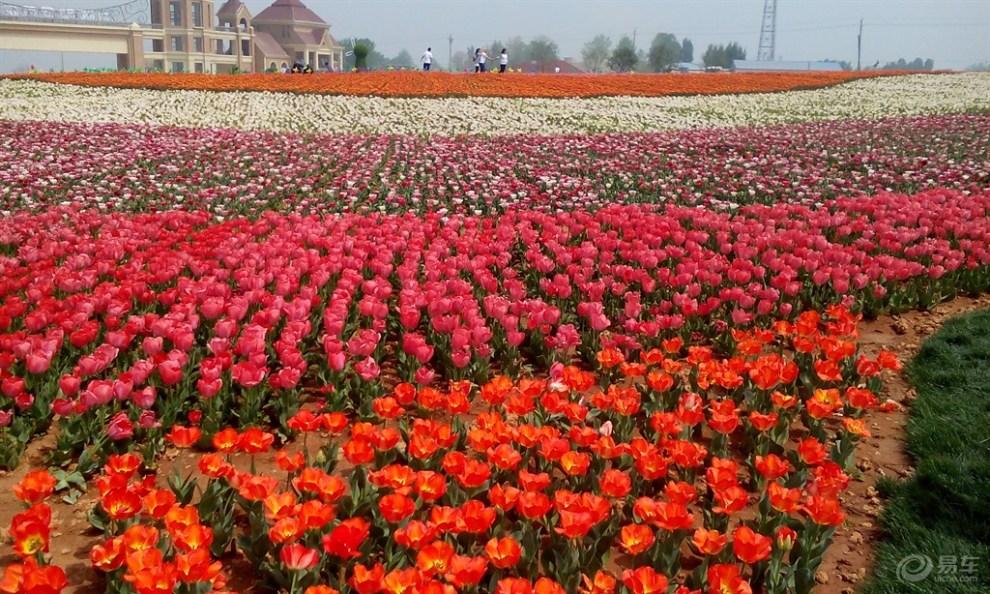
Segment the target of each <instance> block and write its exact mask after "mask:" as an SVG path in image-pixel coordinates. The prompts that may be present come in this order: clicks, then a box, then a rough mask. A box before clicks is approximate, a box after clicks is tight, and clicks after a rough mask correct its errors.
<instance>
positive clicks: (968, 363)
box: [861, 311, 990, 594]
mask: <svg viewBox="0 0 990 594" xmlns="http://www.w3.org/2000/svg"><path fill="white" fill-rule="evenodd" d="M908 372H909V376H910V378H911V381H912V383H913V384H914V386H915V387H916V388H917V391H918V397H917V399H916V400H915V401H914V403H913V404H912V406H911V414H910V419H909V421H908V427H907V449H908V453H909V454H910V455H911V457H912V458H913V460H914V463H915V465H916V471H915V473H914V475H913V476H912V477H910V478H909V479H907V480H905V481H902V482H896V483H893V482H888V483H885V484H884V486H883V487H884V488H883V491H885V492H887V493H889V494H890V496H891V499H890V500H889V501H888V502H887V505H886V507H885V508H884V511H883V514H882V515H881V517H880V524H881V527H882V528H883V530H884V532H885V536H884V539H883V540H882V541H881V542H880V543H878V548H877V564H876V569H875V575H874V577H872V578H871V579H870V580H869V581H868V582H867V583H866V584H864V586H863V588H862V591H861V592H862V594H902V593H903V594H907V593H912V594H913V593H917V594H941V593H945V594H987V593H990V311H979V312H975V313H972V314H968V315H965V316H961V317H959V318H956V319H954V320H951V321H950V322H949V323H947V324H946V325H945V326H944V327H943V328H942V330H941V331H939V332H938V334H936V335H934V336H932V337H931V338H929V339H928V340H927V341H925V343H924V345H923V346H922V348H921V350H920V352H919V353H918V355H917V357H915V359H914V360H913V361H912V362H911V364H910V366H909V368H908ZM919 555H921V556H924V558H919V557H917V556H919ZM910 556H915V557H913V558H911V559H909V557H910ZM905 559H908V561H905ZM928 567H930V572H928V573H927V575H925V574H926V572H925V569H926V568H928Z"/></svg>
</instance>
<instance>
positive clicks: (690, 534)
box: [6, 306, 900, 594]
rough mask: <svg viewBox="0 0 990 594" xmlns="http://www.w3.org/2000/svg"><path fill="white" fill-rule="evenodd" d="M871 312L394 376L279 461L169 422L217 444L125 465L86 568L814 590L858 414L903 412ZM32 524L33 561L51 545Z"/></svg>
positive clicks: (149, 576)
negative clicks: (364, 404) (540, 367)
mask: <svg viewBox="0 0 990 594" xmlns="http://www.w3.org/2000/svg"><path fill="white" fill-rule="evenodd" d="M857 321H858V317H857V316H854V315H852V314H850V313H849V312H848V311H847V310H845V309H844V308H842V307H838V306H836V307H831V308H828V309H827V313H826V314H825V315H824V316H823V315H821V314H818V313H816V312H807V313H803V314H801V315H799V316H797V317H796V318H795V321H794V323H788V322H778V323H776V324H774V325H773V326H772V328H767V329H755V330H751V331H742V330H733V331H732V332H731V333H729V335H730V336H731V340H730V342H729V344H727V345H726V348H727V351H726V354H725V355H724V356H720V355H719V353H718V352H716V351H715V350H713V349H712V348H711V347H707V346H692V345H689V344H685V343H684V342H683V341H681V340H679V339H673V340H667V341H664V343H663V345H662V347H660V348H657V349H651V350H649V351H643V352H641V353H640V355H639V356H638V358H635V359H626V358H625V356H624V355H623V354H622V352H621V351H619V350H618V349H612V348H609V349H605V350H602V351H600V352H598V353H597V359H598V361H599V362H600V364H601V368H602V370H601V373H600V374H597V375H596V374H593V373H589V372H586V371H582V370H581V369H580V368H578V367H574V366H564V365H562V364H557V365H555V366H554V367H553V368H552V369H551V372H550V376H549V378H548V379H543V380H536V379H522V380H519V381H518V382H514V381H512V380H510V379H509V378H507V377H504V376H500V377H496V378H494V379H493V380H492V381H490V382H487V383H485V384H483V385H480V386H477V385H474V384H472V383H470V382H467V381H459V382H451V383H450V384H449V385H448V386H447V387H446V388H445V389H442V390H441V389H438V388H437V387H420V388H417V387H416V386H414V385H413V384H399V385H398V386H396V387H395V389H394V390H392V391H390V393H389V394H388V395H386V396H383V397H381V398H378V399H376V400H375V401H374V403H373V405H372V407H373V410H374V415H373V417H372V422H367V421H359V420H356V419H353V418H348V417H347V416H345V415H343V414H341V413H340V412H337V411H332V410H329V409H325V408H316V409H311V408H305V409H302V410H300V411H299V412H297V413H296V414H294V415H293V416H292V417H291V418H290V419H289V422H288V425H289V427H290V428H291V429H292V431H293V432H294V433H295V434H296V435H297V436H298V437H299V439H298V440H297V441H296V442H295V443H293V444H291V445H290V446H289V447H284V448H278V449H275V450H274V451H273V450H272V448H273V444H274V443H275V441H276V437H275V435H273V434H271V433H267V432H265V431H262V430H260V429H257V428H249V429H245V430H242V431H237V430H234V429H223V430H221V431H217V432H214V433H212V435H210V434H209V432H204V429H203V428H202V427H201V426H198V425H197V424H193V425H188V426H186V425H176V426H173V427H172V428H171V430H170V431H169V433H168V436H167V439H168V441H169V442H171V443H172V444H173V445H174V446H175V447H178V448H193V447H197V446H198V445H202V444H204V443H207V444H209V446H210V448H211V449H212V450H213V452H212V453H207V454H204V455H202V456H201V457H200V458H199V460H198V469H199V472H195V473H193V474H189V475H186V476H182V475H179V474H176V475H175V476H173V477H172V478H170V479H169V481H168V487H164V486H162V485H160V484H159V483H158V482H156V477H155V476H154V475H153V474H148V473H147V471H146V469H145V468H144V467H143V465H142V464H141V459H140V458H139V457H138V456H136V455H134V454H123V455H115V456H113V457H111V458H110V459H109V461H108V463H107V464H106V466H105V467H104V471H103V474H102V476H100V478H99V479H98V480H97V481H96V484H97V487H98V488H99V503H98V506H97V508H96V509H95V510H94V511H93V513H92V514H91V516H90V520H91V522H92V523H93V525H94V526H96V527H97V528H99V529H101V530H102V531H103V533H104V538H105V542H104V543H103V544H100V545H98V546H96V547H95V548H94V549H93V550H92V553H91V555H90V557H91V560H92V563H93V566H94V568H95V569H96V570H98V571H101V572H103V573H104V574H105V575H106V584H107V590H106V591H107V592H108V593H109V592H120V591H121V588H123V587H124V585H125V584H128V585H129V587H130V588H132V589H133V591H134V592H136V594H159V593H163V592H172V591H175V592H180V593H185V592H200V593H203V592H209V591H215V590H219V589H222V588H223V587H224V584H225V578H224V576H223V572H222V571H221V570H222V566H221V564H220V563H219V562H217V559H222V558H223V557H224V555H225V554H226V553H227V552H228V551H230V550H239V551H240V552H241V553H242V554H243V555H245V556H246V557H247V558H248V560H249V561H250V562H251V563H252V564H253V565H254V566H255V567H257V568H259V571H260V572H261V574H262V578H263V580H264V581H266V582H267V583H268V585H270V586H272V587H274V588H277V589H279V590H281V591H285V592H288V593H289V594H297V593H303V592H305V593H306V594H331V593H333V592H340V591H351V592H359V593H361V594H373V593H378V592H387V593H396V594H399V593H404V592H405V593H418V592H423V593H426V592H444V593H453V592H497V593H505V594H507V593H514V592H520V593H522V592H534V591H535V592H546V593H562V592H583V593H595V594H606V593H614V592H623V593H631V594H644V593H673V592H677V593H680V594H687V593H689V592H702V591H704V592H708V593H718V594H726V593H738V594H743V593H749V592H752V591H754V589H757V590H759V589H761V588H762V591H764V592H767V593H783V592H794V593H806V592H809V591H810V589H811V587H812V585H813V584H814V579H813V575H814V572H815V570H816V569H817V567H818V565H819V564H820V562H821V559H822V556H823V554H824V551H825V549H826V548H827V546H828V544H829V542H830V540H831V538H832V536H833V534H834V532H835V530H836V527H837V526H839V525H841V524H842V523H843V521H844V518H845V514H844V512H843V511H842V509H841V505H840V503H839V499H838V498H839V496H840V494H841V493H842V491H843V490H844V489H845V488H846V486H847V485H848V483H849V480H850V477H849V475H848V472H849V471H850V470H851V469H853V461H854V453H855V443H856V441H857V440H859V439H860V438H862V437H864V436H869V426H868V420H867V417H866V415H867V414H868V413H869V411H875V410H881V411H882V410H889V409H890V408H891V407H892V406H896V405H893V404H892V403H890V402H887V403H883V404H881V403H880V401H879V400H878V398H877V397H876V395H875V390H876V389H877V388H878V387H879V384H880V378H881V374H882V373H883V371H884V370H887V369H889V370H896V369H899V367H900V364H899V362H898V361H897V360H896V358H894V357H893V356H892V355H891V354H889V353H886V352H883V351H881V353H880V354H879V355H878V356H877V357H876V358H875V359H873V358H869V357H865V356H863V355H862V354H860V353H859V352H858V346H857V344H856V338H857V337H858V332H857ZM786 353H791V354H792V355H787V354H786ZM193 420H194V421H197V422H198V421H200V420H201V418H198V417H194V418H193ZM314 442H315V443H314ZM272 454H274V455H272ZM259 461H260V462H263V463H264V464H266V465H267V464H269V463H273V466H272V467H273V468H274V470H273V471H271V472H258V471H256V470H255V469H256V466H257V464H258V463H259ZM248 462H250V464H249V467H250V470H247V469H246V468H247V467H248ZM280 473H284V479H282V478H280V477H279V476H278V475H279V474H280ZM53 484H54V479H52V478H50V477H48V476H46V472H45V471H38V472H35V473H31V474H30V475H28V477H27V478H25V480H24V482H23V483H22V484H21V485H19V486H18V488H17V493H16V494H17V496H18V497H19V498H20V499H22V500H23V501H24V502H25V504H26V505H31V506H37V505H38V504H39V502H40V501H41V500H43V498H44V497H46V496H47V495H49V494H50V493H51V487H52V486H53ZM20 534H21V533H16V534H14V538H15V549H16V550H17V551H18V553H19V554H20V555H21V556H22V557H24V558H25V559H28V558H31V557H32V555H33V554H34V553H39V552H43V551H46V550H47V548H48V539H47V534H46V535H45V536H44V538H41V539H37V538H36V539H35V540H33V541H30V542H32V543H34V544H31V545H28V544H25V543H26V542H28V541H27V540H26V539H27V538H28V537H22V536H20ZM685 544H686V545H687V546H688V547H689V548H685V546H684V545H685ZM688 550H689V551H690V552H688ZM29 553H30V554H29ZM26 562H27V561H26ZM8 571H13V572H14V573H16V570H8ZM6 591H7V592H12V594H19V593H20V592H21V591H24V590H16V589H15V590H6ZM55 591H57V590H55Z"/></svg>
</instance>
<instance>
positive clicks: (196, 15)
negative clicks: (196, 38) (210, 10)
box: [192, 2, 203, 27]
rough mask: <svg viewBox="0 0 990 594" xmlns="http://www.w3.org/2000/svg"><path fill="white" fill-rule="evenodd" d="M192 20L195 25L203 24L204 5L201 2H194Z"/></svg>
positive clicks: (200, 25)
mask: <svg viewBox="0 0 990 594" xmlns="http://www.w3.org/2000/svg"><path fill="white" fill-rule="evenodd" d="M192 22H193V27H202V26H203V5H202V4H201V3H199V2H193V5H192Z"/></svg>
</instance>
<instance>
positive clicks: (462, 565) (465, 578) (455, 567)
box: [444, 555, 488, 588]
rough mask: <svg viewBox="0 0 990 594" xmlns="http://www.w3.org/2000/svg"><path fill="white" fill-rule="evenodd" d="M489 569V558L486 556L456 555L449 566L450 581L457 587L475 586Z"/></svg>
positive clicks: (448, 577) (447, 576) (448, 578)
mask: <svg viewBox="0 0 990 594" xmlns="http://www.w3.org/2000/svg"><path fill="white" fill-rule="evenodd" d="M487 571H488V559H487V558H485V557H463V556H461V555H454V556H453V557H452V558H451V560H450V564H449V565H448V567H447V575H446V576H444V577H445V578H446V579H447V581H448V582H450V583H451V584H453V585H454V586H455V587H457V588H466V587H468V586H475V585H477V584H478V583H479V582H480V581H481V578H483V577H484V576H485V572H487Z"/></svg>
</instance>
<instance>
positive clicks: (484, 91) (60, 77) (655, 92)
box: [7, 70, 903, 98]
mask: <svg viewBox="0 0 990 594" xmlns="http://www.w3.org/2000/svg"><path fill="white" fill-rule="evenodd" d="M898 74H903V73H901V72H891V71H877V70H871V71H862V72H749V73H733V74H720V75H718V76H681V75H679V74H623V75H613V76H603V75H596V74H590V75H589V74H586V75H568V76H559V75H557V76H555V75H548V74H529V75H516V74H513V75H510V76H494V75H489V76H463V75H460V74H449V73H442V72H432V73H429V74H425V73H420V72H369V73H362V74H361V75H360V76H339V75H335V76H326V75H315V76H279V75H268V74H253V75H252V74H239V75H214V74H164V73H150V72H149V73H145V72H96V73H94V72H59V73H54V72H53V73H44V72H42V73H32V74H29V75H10V76H8V77H7V78H11V79H15V80H16V79H22V78H27V79H30V80H43V81H48V82H54V83H62V84H70V85H84V86H97V87H122V88H139V89H145V88H150V89H162V90H168V91H179V90H187V91H188V90H196V91H262V92H269V93H271V92H276V93H315V94H320V95H349V96H376V97H555V98H569V97H601V96H609V97H616V96H637V97H660V96H665V95H722V94H730V95H737V94H741V93H767V92H779V91H790V90H794V89H814V88H819V87H826V86H831V85H836V84H840V83H844V82H848V81H851V80H857V79H862V78H875V77H879V76H896V75H898Z"/></svg>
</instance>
